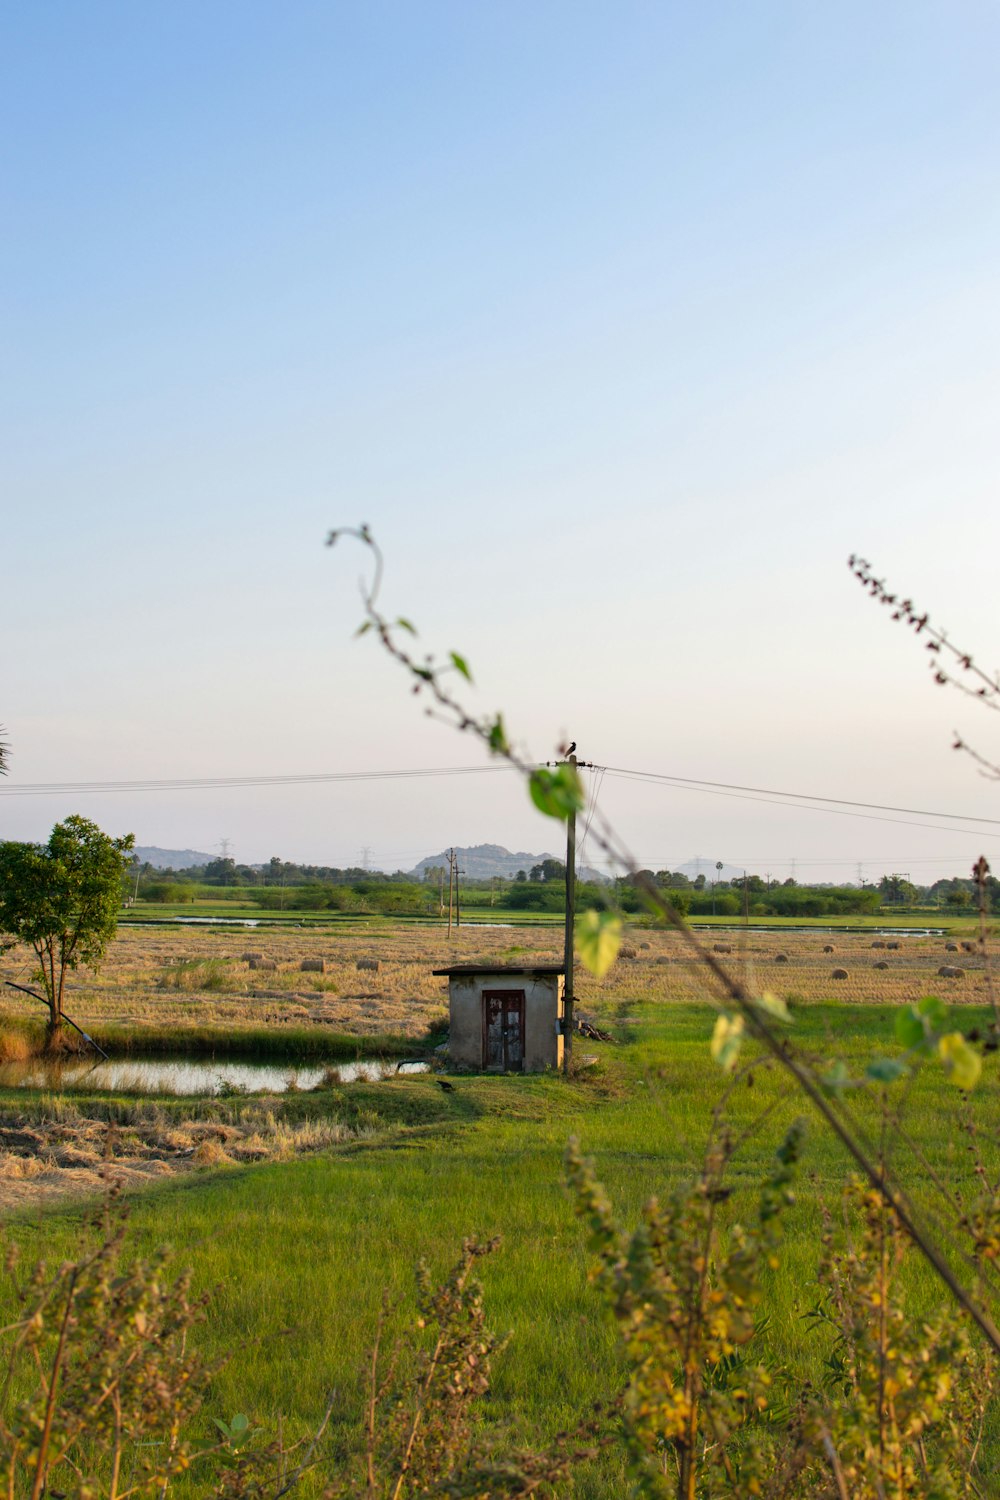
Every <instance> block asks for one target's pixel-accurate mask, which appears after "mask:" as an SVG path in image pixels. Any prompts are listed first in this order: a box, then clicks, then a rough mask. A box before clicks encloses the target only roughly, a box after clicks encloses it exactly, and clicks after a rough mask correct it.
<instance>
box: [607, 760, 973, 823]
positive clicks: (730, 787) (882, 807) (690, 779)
mask: <svg viewBox="0 0 1000 1500" xmlns="http://www.w3.org/2000/svg"><path fill="white" fill-rule="evenodd" d="M604 770H606V771H608V772H609V773H610V774H611V775H612V776H629V777H632V778H633V779H634V780H643V781H669V782H677V783H680V784H681V785H683V786H691V787H698V788H700V787H718V788H720V789H722V790H724V791H727V792H758V793H760V794H761V795H762V796H765V797H784V798H788V799H790V800H791V801H795V802H829V803H832V804H834V805H836V806H838V807H865V808H868V809H870V810H871V811H873V812H896V813H912V814H913V816H914V817H917V818H950V819H951V820H952V821H953V822H955V821H958V822H965V823H993V824H995V825H996V826H997V827H1000V818H980V817H978V816H976V815H974V814H972V813H951V812H947V813H943V812H930V811H928V809H927V808H926V807H892V806H888V805H887V804H885V803H882V802H858V801H856V800H855V799H854V798H851V797H821V796H820V795H819V794H818V793H815V792H784V791H776V790H775V789H774V788H773V787H767V786H740V785H739V784H738V783H736V782H729V781H705V780H702V779H701V778H700V777H694V776H673V775H671V774H670V773H668V772H666V771H635V770H632V769H630V768H627V767H624V766H605V767H604Z"/></svg>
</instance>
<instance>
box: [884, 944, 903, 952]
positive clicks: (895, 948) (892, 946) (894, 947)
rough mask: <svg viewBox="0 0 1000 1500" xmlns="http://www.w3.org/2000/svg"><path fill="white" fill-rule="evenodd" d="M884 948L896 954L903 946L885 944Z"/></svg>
mask: <svg viewBox="0 0 1000 1500" xmlns="http://www.w3.org/2000/svg"><path fill="white" fill-rule="evenodd" d="M885 946H886V947H887V948H888V949H890V950H891V951H892V952H893V953H898V952H899V950H900V948H902V946H903V945H902V943H886V945H885Z"/></svg>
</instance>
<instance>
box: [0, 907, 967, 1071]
mask: <svg viewBox="0 0 1000 1500" xmlns="http://www.w3.org/2000/svg"><path fill="white" fill-rule="evenodd" d="M701 938H702V941H703V942H705V943H706V944H707V945H708V946H709V947H710V948H713V949H714V950H715V951H716V952H717V954H718V955H719V956H720V957H723V958H724V959H725V961H726V962H728V963H730V964H732V965H733V967H734V969H735V970H736V971H737V972H738V973H739V975H740V977H741V978H745V979H746V980H748V982H749V983H750V984H751V986H753V987H754V988H757V989H768V990H772V991H773V992H774V993H776V994H779V995H781V996H783V997H784V998H785V999H787V1000H788V1001H789V1002H791V1003H799V1004H811V1003H814V1002H817V1001H824V1000H835V1001H838V1002H845V1001H846V1002H850V1003H857V1004H892V1003H902V1002H904V1001H908V1000H911V999H913V998H914V995H915V994H916V993H920V994H923V993H926V991H927V987H928V986H931V987H933V988H934V989H935V990H936V991H940V992H941V993H942V998H946V999H948V1000H949V1001H950V1002H958V1003H961V1002H966V1003H976V1002H979V1001H982V1000H983V999H984V998H985V996H986V986H987V976H986V972H985V968H984V963H983V959H982V956H981V955H980V953H979V951H978V949H977V947H976V945H975V943H973V942H971V941H966V942H965V943H964V944H963V943H962V942H959V941H957V940H954V939H950V938H949V939H945V938H942V937H918V936H909V935H907V936H901V937H893V938H881V937H878V936H876V935H874V934H873V933H872V932H871V931H859V932H857V933H842V932H838V933H830V934H824V933H822V932H801V931H796V930H794V929H788V930H785V931H780V932H774V933H770V932H768V933H761V932H753V931H750V932H749V933H746V934H743V933H725V934H722V933H702V934H701ZM561 952H562V933H561V931H560V930H559V929H557V928H554V927H549V928H544V929H540V930H538V929H536V930H532V929H527V930H526V929H523V928H519V929H503V928H493V927H489V928H488V927H485V926H482V927H476V926H472V925H469V926H467V927H464V928H462V929H460V930H459V931H458V932H457V933H455V934H453V936H452V938H451V940H450V941H449V939H448V938H447V936H446V933H445V932H444V930H443V929H441V928H431V927H422V928H392V927H390V926H388V925H386V926H385V927H380V926H375V925H374V924H372V925H361V924H359V925H358V926H357V927H355V928H351V929H347V930H345V929H344V928H342V927H338V928H336V929H335V930H323V929H317V928H315V927H314V928H303V929H301V930H290V929H288V928H287V927H281V928H268V927H266V926H261V927H259V928H256V929H249V930H247V929H242V928H240V929H237V930H234V929H232V928H212V927H207V928H192V927H183V926H177V927H172V926H169V927H168V926H164V927H148V928H147V927H128V928H122V929H121V930H120V932H119V934H118V937H117V938H116V940H115V942H114V944H113V946H112V948H111V950H110V953H109V955H108V958H107V961H106V962H105V964H104V966H103V967H102V969H101V972H100V974H99V975H98V976H96V977H94V976H91V975H89V974H85V973H84V972H83V971H80V972H79V973H78V974H77V975H75V976H74V977H73V978H72V979H71V980H70V983H69V985H68V987H67V995H66V1008H67V1011H68V1012H69V1014H70V1015H72V1016H73V1018H74V1019H75V1020H77V1021H79V1023H80V1024H81V1025H82V1026H85V1027H86V1028H87V1029H88V1030H90V1031H92V1032H93V1033H94V1034H95V1035H97V1036H100V1035H101V1034H102V1032H103V1031H104V1030H105V1029H111V1030H113V1031H114V1032H115V1033H116V1034H123V1033H129V1032H131V1033H132V1034H133V1036H134V1039H135V1043H136V1045H137V1046H138V1045H140V1044H141V1042H142V1039H143V1033H144V1032H145V1033H147V1034H149V1036H150V1039H151V1038H152V1036H153V1035H154V1034H159V1035H161V1036H162V1034H163V1032H164V1031H169V1032H170V1033H171V1035H172V1037H173V1039H174V1041H175V1043H176V1045H177V1046H178V1048H179V1049H180V1050H183V1049H184V1045H185V1039H186V1037H189V1038H191V1039H192V1040H193V1039H194V1037H195V1034H196V1033H197V1030H198V1029H199V1028H203V1027H214V1028H225V1029H226V1030H228V1031H229V1032H230V1033H231V1034H232V1035H233V1036H234V1037H235V1036H237V1035H238V1033H239V1032H240V1031H241V1030H246V1029H249V1028H253V1029H256V1028H261V1027H263V1028H273V1029H274V1031H275V1033H276V1034H277V1033H278V1032H280V1030H281V1029H282V1028H287V1027H295V1028H296V1029H298V1028H307V1029H308V1028H312V1027H327V1028H331V1029H332V1030H335V1031H336V1032H338V1033H343V1034H344V1035H346V1036H352V1037H357V1038H359V1039H370V1040H372V1041H375V1040H377V1039H378V1038H380V1037H383V1036H386V1035H392V1036H393V1037H397V1038H398V1037H403V1038H411V1039H414V1040H417V1039H419V1038H421V1037H423V1036H425V1035H426V1034H427V1033H428V1031H429V1030H430V1029H432V1028H434V1027H441V1026H443V1025H444V1024H445V1023H446V1021H447V1013H448V999H447V987H446V984H445V982H444V981H443V980H441V979H437V978H435V977H434V975H433V972H432V971H433V970H434V969H435V968H441V967H443V966H445V965H447V964H449V963H461V962H471V961H473V960H475V961H489V962H495V963H500V964H503V963H531V962H549V963H551V962H554V961H558V960H559V958H561ZM942 967H948V968H952V969H954V970H956V971H957V972H956V973H955V974H953V975H952V976H950V977H946V976H942V975H940V974H939V970H940V969H941V968H942ZM32 968H33V963H32V959H31V955H30V953H29V952H28V951H27V950H26V949H23V948H22V949H20V950H18V949H15V950H13V951H12V952H11V953H9V954H8V955H7V956H6V959H5V962H4V963H3V965H2V966H0V974H2V976H3V977H4V978H9V979H13V980H16V981H17V982H18V983H22V984H24V983H29V982H30V975H31V971H32ZM839 970H846V975H845V976H843V977H839V976H838V977H835V971H839ZM709 982H710V980H709V977H708V976H707V974H706V971H705V970H704V968H703V967H702V966H701V965H700V964H699V963H698V961H697V960H696V959H693V958H692V957H691V955H690V953H689V952H688V950H687V949H686V948H685V946H684V944H683V942H682V939H681V938H680V937H679V936H678V935H677V934H675V933H672V932H664V931H660V930H655V929H650V930H644V929H642V928H638V929H636V930H634V931H633V932H631V933H630V934H629V935H628V936H627V938H626V941H625V944H624V945H623V948H622V953H621V956H620V957H619V959H618V962H617V963H616V964H615V965H614V967H613V968H612V970H611V971H610V973H609V974H608V975H606V976H605V978H604V979H603V980H601V981H596V980H594V979H593V978H591V977H590V976H589V975H587V974H585V973H582V972H578V976H577V996H578V998H579V1001H580V1003H581V1004H582V1005H583V1007H584V1009H588V1008H589V1009H591V1010H593V1011H594V1012H595V1014H601V1015H607V1014H610V1013H613V1012H614V1011H615V1010H617V1008H618V1007H619V1006H620V1005H621V1003H622V1002H623V1001H624V1002H628V1001H631V1000H635V1001H657V1000H665V1001H677V1000H699V999H701V1000H703V999H705V998H706V985H707V984H709ZM31 1014H32V1009H31V1002H30V1000H28V999H26V998H25V997H23V996H20V995H18V994H17V993H16V992H14V991H11V990H0V1019H3V1018H4V1017H10V1018H12V1019H13V1018H24V1017H25V1016H29V1015H31ZM116 1039H120V1038H119V1037H116Z"/></svg>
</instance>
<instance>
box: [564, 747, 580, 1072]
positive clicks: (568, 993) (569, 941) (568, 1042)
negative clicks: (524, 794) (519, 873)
mask: <svg viewBox="0 0 1000 1500" xmlns="http://www.w3.org/2000/svg"><path fill="white" fill-rule="evenodd" d="M569 764H570V765H571V766H572V767H573V770H574V772H575V771H576V764H577V762H576V756H575V755H570V756H569ZM575 916H576V812H575V811H573V812H571V813H570V815H569V817H568V818H567V819H566V934H565V939H564V942H563V967H564V968H565V970H566V973H565V978H564V988H563V1028H564V1030H563V1072H564V1073H568V1072H569V1065H570V1057H571V1054H572V1051H573V919H574V917H575Z"/></svg>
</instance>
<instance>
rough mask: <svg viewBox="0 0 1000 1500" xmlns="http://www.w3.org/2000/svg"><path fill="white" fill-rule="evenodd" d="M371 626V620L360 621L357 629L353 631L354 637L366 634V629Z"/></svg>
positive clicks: (369, 628)
mask: <svg viewBox="0 0 1000 1500" xmlns="http://www.w3.org/2000/svg"><path fill="white" fill-rule="evenodd" d="M371 628H372V622H371V620H364V621H362V623H361V624H360V625H359V626H358V628H357V630H356V631H355V632H354V639H355V640H357V638H358V636H359V635H367V633H368V631H369V630H371Z"/></svg>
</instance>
